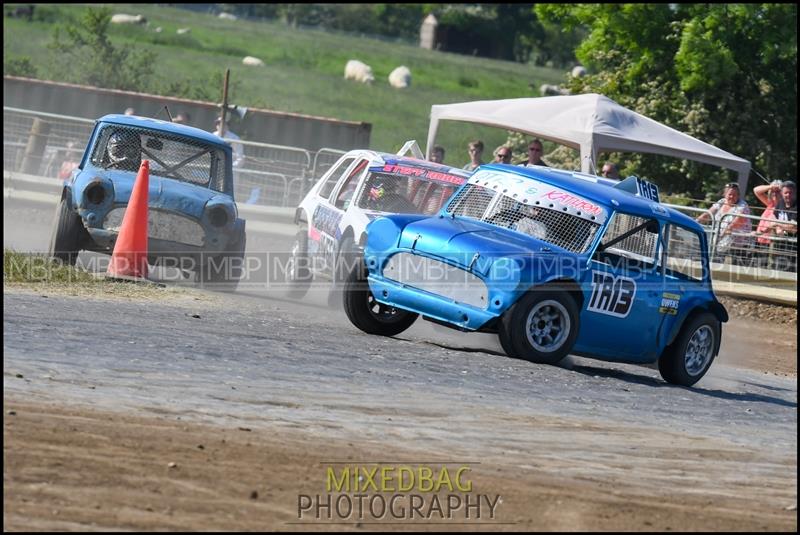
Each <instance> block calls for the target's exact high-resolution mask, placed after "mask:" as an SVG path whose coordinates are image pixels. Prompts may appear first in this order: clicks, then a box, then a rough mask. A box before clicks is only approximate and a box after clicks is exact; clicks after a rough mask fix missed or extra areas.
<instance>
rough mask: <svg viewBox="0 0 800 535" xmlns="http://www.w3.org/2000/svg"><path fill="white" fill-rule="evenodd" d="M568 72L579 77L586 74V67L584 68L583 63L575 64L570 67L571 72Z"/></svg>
mask: <svg viewBox="0 0 800 535" xmlns="http://www.w3.org/2000/svg"><path fill="white" fill-rule="evenodd" d="M570 74H572V77H573V78H581V77H583V76H586V68H584V67H583V65H575V66H574V67H572V72H571V73H570Z"/></svg>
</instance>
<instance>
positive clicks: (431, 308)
mask: <svg viewBox="0 0 800 535" xmlns="http://www.w3.org/2000/svg"><path fill="white" fill-rule="evenodd" d="M368 281H369V287H370V290H371V291H372V295H373V296H374V297H375V299H376V300H377V301H378V302H380V303H384V304H386V305H390V306H395V307H397V308H401V309H404V310H410V311H412V312H416V313H418V314H420V315H422V316H424V317H428V318H433V319H435V320H439V321H442V322H445V323H450V324H452V325H453V326H455V327H458V328H460V329H464V330H469V331H477V330H479V329H481V327H483V326H485V325H486V324H487V323H489V322H491V321H493V320H495V319H497V318H498V317H499V316H500V315H501V314H502V313H503V312H504V310H505V309H506V306H505V303H502V302H500V304H499V305H498V304H496V303H497V302H494V301H493V302H491V303H489V306H488V308H486V309H481V308H478V307H475V306H471V305H468V304H465V303H460V302H457V301H454V300H453V299H449V298H447V297H444V296H441V295H436V294H433V293H431V292H428V291H425V290H421V289H419V288H414V287H412V286H409V285H407V284H403V283H400V282H396V281H393V280H389V279H387V278H385V277H382V276H378V275H373V274H370V275H369V277H368Z"/></svg>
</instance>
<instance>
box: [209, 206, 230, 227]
mask: <svg viewBox="0 0 800 535" xmlns="http://www.w3.org/2000/svg"><path fill="white" fill-rule="evenodd" d="M208 221H209V223H211V224H212V225H213V226H215V227H224V226H225V225H227V224H228V222H229V221H230V216H229V215H228V211H227V210H226V209H225V207H224V206H219V205H218V206H211V207H209V209H208Z"/></svg>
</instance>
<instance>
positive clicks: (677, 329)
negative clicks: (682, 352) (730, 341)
mask: <svg viewBox="0 0 800 535" xmlns="http://www.w3.org/2000/svg"><path fill="white" fill-rule="evenodd" d="M715 304H718V305H719V307H721V308H722V313H724V316H725V319H724V320H723V319H722V318H721V317H720V314H719V311H718V310H716V307H714V305H715ZM705 312H708V313H711V314H713V315H714V317H716V318H717V319H718V320H719V322H720V326H719V331H720V334H721V333H722V323H724V322H725V321H727V320H728V313H727V311H725V307H723V306H722V304H720V303H711V304H710V305H709V306H702V305H697V306H695V307H694V308H692V309H691V310H690V311H689V312H688V313H687V314H686V316H685V317H684V318H683V320H682V321H679V322H675V325H673V326H672V332H670V334H669V339H668V340H667V344H666V346H665V347H664V351H666V350H667V348H668V347H669V346H671V345H672V344H674V343H675V340H676V339H677V338H678V335H679V334H680V333H681V331H682V330H683V327H684V325H687V324H688V323H689V322H690V321H692V320H693V319H694V318H695V317H697V316H698V315H700V314H703V313H705ZM721 342H722V336H718V337H717V340H716V343H715V347H714V355H715V356H716V355H718V354H719V347H720V343H721ZM662 353H663V352H662Z"/></svg>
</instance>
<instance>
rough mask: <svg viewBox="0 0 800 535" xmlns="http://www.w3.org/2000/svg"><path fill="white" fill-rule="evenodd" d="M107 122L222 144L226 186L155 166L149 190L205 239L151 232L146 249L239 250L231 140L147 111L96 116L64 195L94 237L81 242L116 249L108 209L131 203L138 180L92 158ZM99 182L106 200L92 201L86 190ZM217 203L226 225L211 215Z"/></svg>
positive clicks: (154, 204)
mask: <svg viewBox="0 0 800 535" xmlns="http://www.w3.org/2000/svg"><path fill="white" fill-rule="evenodd" d="M109 125H117V126H123V127H134V128H140V129H147V130H153V131H157V132H163V133H167V134H171V135H175V136H181V137H185V138H191V139H192V140H194V141H195V142H201V143H202V144H204V145H208V146H210V147H212V148H214V149H218V150H220V151H222V153H223V154H224V175H225V179H224V183H223V185H222V188H221V189H222V191H215V190H213V189H211V188H210V187H209V186H200V185H196V184H191V183H188V182H181V181H179V180H175V179H173V178H169V177H163V176H158V175H157V174H155V173H154V171H153V169H152V166H151V172H150V177H149V191H148V207H149V209H150V210H160V211H163V212H167V213H173V214H175V215H179V216H183V217H185V218H187V219H189V220H191V221H194V222H196V223H197V224H198V225H199V226H200V228H201V229H202V233H203V236H200V237H197V238H196V241H201V242H202V245H197V244H191V243H186V242H185V241H182V240H181V239H179V238H177V237H176V239H163V238H162V239H158V238H153V237H150V239H149V240H148V253H149V258H150V261H151V262H153V261H154V260H155V259H156V258H158V257H161V256H168V257H176V256H177V257H187V258H193V259H199V258H200V256H201V255H202V254H216V253H221V252H225V251H229V250H235V248H236V247H238V246H239V244H241V243H243V241H242V240H243V238H244V234H245V222H244V220H242V219H239V218H238V209H237V206H236V202H235V201H234V198H233V168H232V151H231V147H230V145H228V144H227V143H225V141H224V140H222V138H220V137H218V136H216V135H214V134H211V133H208V132H205V131H203V130H200V129H198V128H194V127H190V126H184V125H179V124H175V123H171V122H166V121H160V120H157V119H150V118H145V117H136V116H129V115H118V114H112V115H106V116H104V117H101V118H100V119H98V120H97V122H96V124H95V127H94V130H93V132H92V135H91V138H90V140H89V143H88V144H87V146H86V151H85V152H84V155H83V158H82V159H81V163H80V166H79V167H78V168H77V169H76V170H75V171H74V172H73V174H72V177H71V179H70V180H68V181H65V185H64V192H63V195H64V197H65V198H66V199H68V202H69V206H70V207H71V208H72V209H73V210H75V211H76V212H77V213H78V215H80V217H81V220H82V222H83V225H84V227H85V228H86V230H87V232H88V234H89V236H90V237H91V240H90V243H85V244H84V245H83V247H84V248H85V249H88V250H93V251H98V252H103V253H109V254H110V253H111V251H113V248H114V244H115V242H116V239H117V232H116V231H114V230H109V229H105V228H103V223H104V220H105V218H106V216H107V215H108V213H109V212H110V211H112V210H113V209H115V208H119V207H124V206H127V204H128V201H129V200H130V196H131V192H132V190H133V186H134V184H135V182H136V176H137V173H136V172H131V171H124V170H119V169H104V168H101V167H97V166H95V165H93V164H92V162H91V155H92V153H93V151H94V149H95V145H96V144H97V143H98V142H100V139H101V132H102V131H103V129H104V128H106V127H107V126H109ZM143 156H144V157H145V158H146V157H147V156H146V155H143ZM96 184H99V185H100V186H101V187H102V188H103V190H104V191H105V196H104V198H103V201H102V202H100V203H93V202H92V201H91V200H90V198H89V195H87V190H88V189H89V188H90V187H92V186H94V185H96ZM215 207H221V209H222V210H224V211H225V213H226V214H227V216H228V217H227V220H226V223H225V224H224V225H222V226H215V225H213V224H211V221H210V220H209V212H210V210H211V209H212V208H215Z"/></svg>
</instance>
